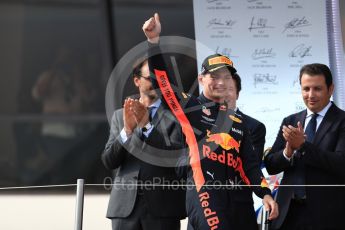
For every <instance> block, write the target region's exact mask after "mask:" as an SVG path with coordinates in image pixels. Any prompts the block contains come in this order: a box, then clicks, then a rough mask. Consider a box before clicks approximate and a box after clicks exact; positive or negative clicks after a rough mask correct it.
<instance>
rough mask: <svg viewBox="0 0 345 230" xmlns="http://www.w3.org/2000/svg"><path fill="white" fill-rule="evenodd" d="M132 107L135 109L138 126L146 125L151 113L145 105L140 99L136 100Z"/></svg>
mask: <svg viewBox="0 0 345 230" xmlns="http://www.w3.org/2000/svg"><path fill="white" fill-rule="evenodd" d="M130 108H131V110H132V111H133V114H134V117H135V121H136V124H137V126H138V127H140V128H142V127H144V126H145V125H146V124H147V123H148V122H149V113H148V110H147V108H146V107H145V105H144V104H142V103H141V102H139V101H138V100H134V101H133V102H132V103H131V106H130Z"/></svg>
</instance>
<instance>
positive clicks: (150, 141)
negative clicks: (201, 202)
mask: <svg viewBox="0 0 345 230" xmlns="http://www.w3.org/2000/svg"><path fill="white" fill-rule="evenodd" d="M122 111H123V110H122V109H120V110H117V111H115V113H114V115H113V117H112V124H111V130H110V136H109V140H108V143H107V144H106V147H105V150H104V151H103V153H102V161H103V163H104V165H105V167H106V168H107V169H117V171H116V176H115V179H114V185H113V188H112V191H111V195H110V201H109V205H108V211H107V217H108V218H124V217H127V216H129V215H130V214H131V212H132V210H133V207H134V204H135V200H136V196H137V187H136V186H134V185H135V184H137V183H146V184H149V183H151V184H152V183H155V184H169V183H170V184H172V181H174V183H175V184H173V185H176V183H177V181H178V180H180V179H181V178H180V177H179V176H178V175H177V173H176V168H175V167H162V166H163V165H164V166H167V165H170V166H175V165H176V162H177V159H178V157H179V154H181V151H182V150H181V149H182V148H183V147H184V146H183V137H182V131H181V127H180V125H179V124H178V122H177V121H176V120H175V118H174V117H173V115H172V114H171V113H170V111H169V110H168V109H166V108H165V106H164V105H163V104H161V106H160V107H159V108H158V109H157V112H156V114H155V116H154V117H153V119H152V124H153V125H154V128H153V130H152V132H151V133H150V135H149V137H148V138H145V139H144V138H141V137H140V136H141V135H140V133H139V129H138V128H137V129H136V130H135V132H134V134H133V135H132V136H131V137H130V139H129V140H127V142H126V143H125V144H121V141H120V132H121V130H122V128H123V113H122ZM174 150H175V151H174ZM124 184H125V185H124ZM143 193H144V194H143V197H144V199H145V201H146V203H147V205H148V211H149V212H150V214H152V215H153V216H156V217H168V218H176V219H183V218H185V216H186V213H185V191H184V189H183V188H180V189H176V187H175V189H172V188H171V187H170V188H168V187H147V188H145V187H144V189H143Z"/></svg>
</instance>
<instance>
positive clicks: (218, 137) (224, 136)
mask: <svg viewBox="0 0 345 230" xmlns="http://www.w3.org/2000/svg"><path fill="white" fill-rule="evenodd" d="M207 136H208V138H207V139H206V142H214V143H216V144H217V145H220V146H221V147H222V148H223V149H225V150H230V149H235V150H236V151H237V153H239V152H240V145H241V142H237V141H236V140H235V139H234V138H233V137H232V136H230V134H228V133H215V134H211V132H210V131H209V130H207Z"/></svg>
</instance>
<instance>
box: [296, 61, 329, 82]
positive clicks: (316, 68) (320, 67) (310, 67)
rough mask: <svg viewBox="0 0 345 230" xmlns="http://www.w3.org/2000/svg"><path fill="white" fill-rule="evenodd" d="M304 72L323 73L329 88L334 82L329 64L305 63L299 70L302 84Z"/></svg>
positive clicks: (312, 74)
mask: <svg viewBox="0 0 345 230" xmlns="http://www.w3.org/2000/svg"><path fill="white" fill-rule="evenodd" d="M303 74H308V75H310V76H315V75H322V76H324V77H325V81H326V85H327V88H329V87H330V86H331V85H332V83H333V77H332V72H331V70H330V69H329V68H328V66H326V65H324V64H320V63H312V64H307V65H304V66H303V67H302V68H301V70H300V72H299V83H300V84H301V79H302V75H303Z"/></svg>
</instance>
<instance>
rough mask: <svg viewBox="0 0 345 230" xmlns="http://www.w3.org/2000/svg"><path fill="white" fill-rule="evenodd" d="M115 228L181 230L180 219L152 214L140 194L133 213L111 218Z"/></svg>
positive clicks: (115, 229) (114, 229) (117, 229)
mask: <svg viewBox="0 0 345 230" xmlns="http://www.w3.org/2000/svg"><path fill="white" fill-rule="evenodd" d="M111 224H112V228H113V230H180V220H179V219H173V218H161V217H155V216H152V215H151V214H150V213H149V211H148V209H147V204H146V202H145V200H144V198H143V196H138V197H137V200H136V202H135V206H134V209H133V211H132V213H131V214H130V215H129V216H128V217H126V218H114V219H112V220H111Z"/></svg>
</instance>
